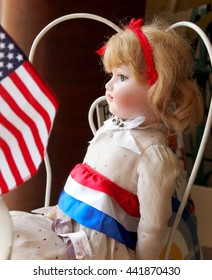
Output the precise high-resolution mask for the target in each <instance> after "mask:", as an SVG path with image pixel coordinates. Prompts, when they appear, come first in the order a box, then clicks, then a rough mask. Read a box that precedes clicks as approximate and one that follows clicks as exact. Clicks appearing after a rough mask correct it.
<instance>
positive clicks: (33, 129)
mask: <svg viewBox="0 0 212 280" xmlns="http://www.w3.org/2000/svg"><path fill="white" fill-rule="evenodd" d="M0 91H1V96H2V98H3V99H4V100H5V101H6V103H7V104H8V105H9V106H10V108H11V109H12V110H13V111H14V112H15V113H16V115H18V116H19V118H21V119H22V120H23V121H24V122H25V123H26V124H27V125H28V126H29V128H30V130H31V132H32V134H33V137H34V140H35V143H36V145H37V148H38V150H39V153H40V155H41V157H42V158H43V156H44V146H43V143H42V141H41V138H40V135H39V131H38V128H37V126H36V125H35V123H34V121H33V120H32V119H31V118H30V117H29V116H27V114H26V113H25V112H24V111H23V110H21V108H20V107H19V106H18V105H17V103H16V102H15V100H14V99H13V98H12V97H11V96H10V95H9V94H8V92H7V91H6V90H5V88H4V87H3V86H2V85H1V84H0Z"/></svg>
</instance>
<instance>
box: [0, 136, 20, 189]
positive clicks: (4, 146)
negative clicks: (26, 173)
mask: <svg viewBox="0 0 212 280" xmlns="http://www.w3.org/2000/svg"><path fill="white" fill-rule="evenodd" d="M0 146H1V149H2V151H3V153H4V155H5V158H6V160H7V163H8V165H9V167H10V170H11V173H12V174H13V177H14V179H15V181H16V185H19V184H22V183H23V179H22V177H21V174H20V172H19V170H18V168H17V166H16V163H15V161H14V159H13V155H12V153H11V151H10V147H9V146H8V145H7V143H6V142H5V141H4V139H2V138H0Z"/></svg>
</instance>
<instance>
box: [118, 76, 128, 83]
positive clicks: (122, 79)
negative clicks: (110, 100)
mask: <svg viewBox="0 0 212 280" xmlns="http://www.w3.org/2000/svg"><path fill="white" fill-rule="evenodd" d="M119 77H120V80H121V82H124V81H126V80H127V77H126V76H124V75H119Z"/></svg>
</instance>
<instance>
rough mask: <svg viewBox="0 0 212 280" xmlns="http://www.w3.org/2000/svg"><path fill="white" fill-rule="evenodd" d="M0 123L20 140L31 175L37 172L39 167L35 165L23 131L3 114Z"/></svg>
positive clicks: (0, 116)
mask: <svg viewBox="0 0 212 280" xmlns="http://www.w3.org/2000/svg"><path fill="white" fill-rule="evenodd" d="M0 123H1V124H2V125H3V126H4V127H6V128H7V129H8V130H9V131H10V132H11V133H12V134H13V135H14V137H15V138H16V140H17V141H18V144H19V147H20V150H21V153H22V155H23V158H24V161H25V163H26V165H27V167H28V169H29V171H30V174H31V175H33V174H35V172H36V170H37V168H36V167H35V165H34V162H33V160H32V157H31V155H30V153H29V150H28V148H27V145H26V143H25V140H24V137H23V135H22V134H21V132H20V131H19V130H18V129H17V128H16V127H15V126H14V125H13V124H12V123H10V122H9V121H8V120H7V119H6V118H5V117H4V116H2V115H0Z"/></svg>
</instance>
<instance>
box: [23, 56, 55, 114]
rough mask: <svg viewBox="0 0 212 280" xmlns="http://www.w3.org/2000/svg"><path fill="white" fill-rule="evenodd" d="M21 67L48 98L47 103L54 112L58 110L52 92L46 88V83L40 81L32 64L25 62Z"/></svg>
mask: <svg viewBox="0 0 212 280" xmlns="http://www.w3.org/2000/svg"><path fill="white" fill-rule="evenodd" d="M22 66H23V67H24V68H25V69H26V70H27V72H28V73H29V74H30V76H31V77H32V78H33V79H34V81H35V82H36V84H37V85H38V87H39V88H40V89H41V91H42V92H43V93H45V95H46V97H48V99H49V101H50V102H51V103H52V105H53V106H54V107H55V110H57V109H58V101H57V98H56V96H55V95H54V93H53V91H52V90H51V89H50V88H49V87H48V85H47V84H46V83H44V81H43V80H42V79H41V77H40V76H39V74H38V73H37V72H36V71H35V69H34V68H33V66H32V64H31V63H30V62H28V61H25V62H24V63H23V64H22Z"/></svg>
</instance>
